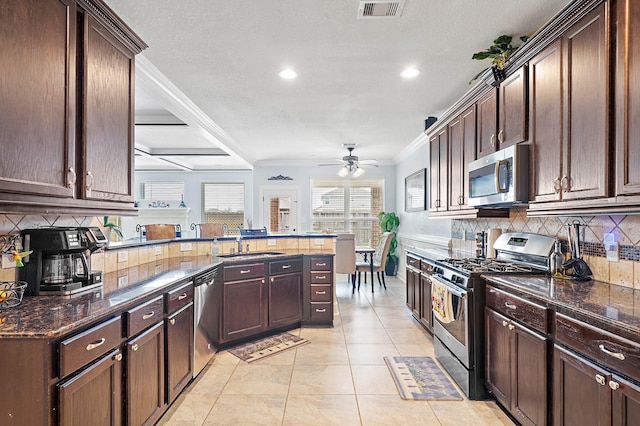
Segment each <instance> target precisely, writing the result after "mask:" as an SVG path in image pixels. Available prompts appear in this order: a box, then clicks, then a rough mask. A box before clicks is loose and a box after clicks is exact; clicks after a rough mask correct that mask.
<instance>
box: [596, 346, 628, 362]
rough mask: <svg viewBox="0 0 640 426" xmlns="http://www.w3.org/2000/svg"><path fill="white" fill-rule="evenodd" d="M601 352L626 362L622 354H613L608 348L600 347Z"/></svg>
mask: <svg viewBox="0 0 640 426" xmlns="http://www.w3.org/2000/svg"><path fill="white" fill-rule="evenodd" d="M599 348H600V350H601V351H602V352H604V353H605V354H607V355H609V356H612V357H614V358H618V359H619V360H620V361H624V358H625V357H624V355H623V354H621V353H620V352H611V351H610V350H608V349H607V348H605V347H604V345H600V346H599Z"/></svg>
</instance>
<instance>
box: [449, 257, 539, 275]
mask: <svg viewBox="0 0 640 426" xmlns="http://www.w3.org/2000/svg"><path fill="white" fill-rule="evenodd" d="M440 262H441V263H443V264H445V265H446V266H449V267H451V268H453V269H457V270H460V271H464V272H508V273H532V272H533V268H532V267H530V266H528V265H523V264H516V263H513V262H504V261H501V260H495V259H480V258H473V257H470V258H465V259H444V260H441V261H440Z"/></svg>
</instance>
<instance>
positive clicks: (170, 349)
mask: <svg viewBox="0 0 640 426" xmlns="http://www.w3.org/2000/svg"><path fill="white" fill-rule="evenodd" d="M166 333H167V344H166V348H167V403H169V404H171V403H172V402H173V400H174V399H176V397H177V396H178V394H179V393H180V392H181V391H182V389H184V387H185V386H186V385H187V383H189V381H190V380H191V378H192V377H193V303H192V304H190V305H189V306H187V307H186V308H184V309H182V310H181V311H179V312H176V313H175V314H173V315H171V316H169V317H168V318H167V320H166Z"/></svg>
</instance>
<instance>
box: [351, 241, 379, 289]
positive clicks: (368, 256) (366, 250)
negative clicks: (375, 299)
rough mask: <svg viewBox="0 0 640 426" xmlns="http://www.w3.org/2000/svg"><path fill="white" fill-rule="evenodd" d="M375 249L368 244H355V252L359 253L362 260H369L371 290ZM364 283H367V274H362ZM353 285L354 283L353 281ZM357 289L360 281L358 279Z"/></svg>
mask: <svg viewBox="0 0 640 426" xmlns="http://www.w3.org/2000/svg"><path fill="white" fill-rule="evenodd" d="M375 251H376V249H375V248H373V247H369V246H356V254H359V255H361V256H362V257H363V258H364V261H365V262H367V261H369V268H370V270H371V291H373V253H375ZM364 283H365V284H366V283H367V274H365V275H364ZM354 286H355V283H354ZM358 290H360V281H358Z"/></svg>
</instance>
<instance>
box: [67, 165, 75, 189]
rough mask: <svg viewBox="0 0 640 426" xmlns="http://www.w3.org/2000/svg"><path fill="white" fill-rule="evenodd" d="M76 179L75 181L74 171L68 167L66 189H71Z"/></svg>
mask: <svg viewBox="0 0 640 426" xmlns="http://www.w3.org/2000/svg"><path fill="white" fill-rule="evenodd" d="M76 179H77V175H76V170H75V169H74V168H73V167H69V176H68V178H67V187H68V188H73V186H74V185H75V184H76Z"/></svg>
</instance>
